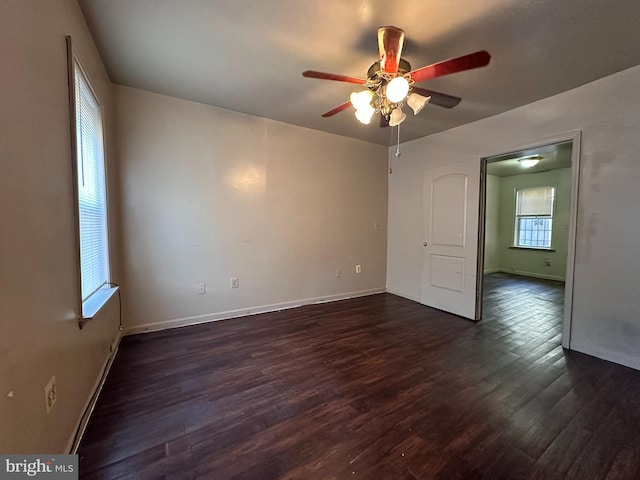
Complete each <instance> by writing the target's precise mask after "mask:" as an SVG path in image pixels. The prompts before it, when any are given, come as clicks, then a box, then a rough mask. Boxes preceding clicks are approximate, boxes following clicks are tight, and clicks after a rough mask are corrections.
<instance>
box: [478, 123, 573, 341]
mask: <svg viewBox="0 0 640 480" xmlns="http://www.w3.org/2000/svg"><path fill="white" fill-rule="evenodd" d="M581 138H582V132H581V131H580V130H573V131H570V132H566V133H563V134H559V135H557V136H553V137H547V138H544V139H541V140H537V141H534V142H531V143H529V144H525V145H520V146H517V145H516V146H514V147H512V148H504V149H502V151H501V152H497V153H495V154H492V155H485V156H483V157H482V158H481V159H480V202H479V204H480V208H479V218H478V262H477V268H478V270H477V272H476V278H477V281H476V315H475V320H476V321H477V320H480V319H481V318H482V294H483V276H484V242H485V222H486V214H487V211H486V202H487V163H488V162H487V161H488V160H489V159H490V158H493V157H498V156H502V155H508V154H510V153H512V152H519V151H521V150H532V149H537V148H541V147H545V146H548V145H553V144H556V143H568V142H571V205H570V210H569V235H568V239H567V270H566V272H565V283H564V285H565V290H564V314H563V320H562V346H563V347H564V348H567V349H571V326H572V323H573V322H572V317H573V285H574V275H575V258H576V255H575V250H576V228H577V221H578V199H579V197H578V193H579V184H580V155H581V153H580V146H581Z"/></svg>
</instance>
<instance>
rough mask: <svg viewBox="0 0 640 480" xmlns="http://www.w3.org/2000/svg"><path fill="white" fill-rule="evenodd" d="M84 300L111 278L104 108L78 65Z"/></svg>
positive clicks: (79, 191)
mask: <svg viewBox="0 0 640 480" xmlns="http://www.w3.org/2000/svg"><path fill="white" fill-rule="evenodd" d="M75 87H76V137H77V160H78V165H77V170H78V179H77V181H78V207H79V221H80V273H81V281H82V300H83V301H85V300H86V299H87V298H88V297H89V296H91V294H93V293H94V292H95V291H96V290H98V289H99V288H100V287H102V286H103V285H104V284H105V283H106V282H107V281H108V278H109V268H108V266H109V258H108V243H107V211H106V187H105V173H104V147H103V139H102V114H101V111H100V106H99V104H98V102H97V100H96V98H95V96H94V95H93V92H92V91H91V88H90V87H89V84H88V83H87V81H86V79H85V78H84V75H83V74H82V71H81V70H80V68H79V67H78V65H77V64H76V66H75Z"/></svg>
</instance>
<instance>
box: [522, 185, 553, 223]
mask: <svg viewBox="0 0 640 480" xmlns="http://www.w3.org/2000/svg"><path fill="white" fill-rule="evenodd" d="M554 192H555V189H554V188H553V187H534V188H519V189H518V191H517V200H516V215H518V216H527V217H541V216H551V215H552V214H553V200H554Z"/></svg>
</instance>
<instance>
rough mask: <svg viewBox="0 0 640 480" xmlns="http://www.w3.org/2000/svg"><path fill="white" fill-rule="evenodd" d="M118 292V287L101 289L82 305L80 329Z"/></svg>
mask: <svg viewBox="0 0 640 480" xmlns="http://www.w3.org/2000/svg"><path fill="white" fill-rule="evenodd" d="M117 291H118V287H109V288H101V289H100V290H98V291H97V292H96V293H94V294H93V295H91V296H90V297H89V298H88V299H87V300H85V301H84V302H83V303H82V318H81V319H80V328H82V325H83V324H84V323H86V322H87V321H89V320H91V319H92V318H93V317H95V316H96V315H97V314H98V312H99V311H100V310H102V307H104V306H105V305H106V304H107V302H108V301H109V299H110V298H111V297H113V295H114V294H115V293H116V292H117Z"/></svg>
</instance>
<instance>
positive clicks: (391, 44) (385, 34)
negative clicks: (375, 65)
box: [378, 27, 404, 73]
mask: <svg viewBox="0 0 640 480" xmlns="http://www.w3.org/2000/svg"><path fill="white" fill-rule="evenodd" d="M403 46H404V30H401V29H399V28H398V27H380V28H379V29H378V50H379V51H380V68H382V71H383V72H387V73H397V72H398V63H399V62H400V56H401V55H402V47H403Z"/></svg>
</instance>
